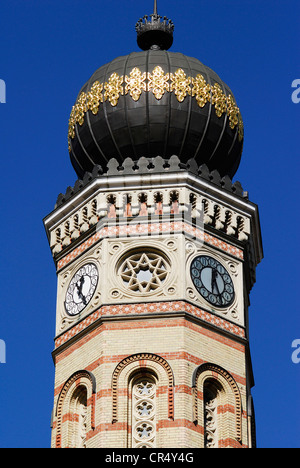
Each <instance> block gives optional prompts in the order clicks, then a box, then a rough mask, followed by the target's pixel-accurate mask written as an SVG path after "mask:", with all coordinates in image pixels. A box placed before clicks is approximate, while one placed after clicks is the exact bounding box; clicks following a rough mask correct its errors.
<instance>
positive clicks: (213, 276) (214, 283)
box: [212, 270, 222, 304]
mask: <svg viewBox="0 0 300 468" xmlns="http://www.w3.org/2000/svg"><path fill="white" fill-rule="evenodd" d="M217 275H218V272H217V271H216V270H213V271H212V293H213V294H215V293H214V286H215V289H216V291H217V295H218V296H219V301H220V304H222V296H221V293H220V289H219V285H218V282H217Z"/></svg>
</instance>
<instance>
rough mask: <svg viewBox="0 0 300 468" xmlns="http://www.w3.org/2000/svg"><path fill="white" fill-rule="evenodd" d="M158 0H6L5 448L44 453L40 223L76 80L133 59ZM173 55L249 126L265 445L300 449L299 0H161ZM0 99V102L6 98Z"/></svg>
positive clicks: (1, 395) (1, 409) (47, 409)
mask: <svg viewBox="0 0 300 468" xmlns="http://www.w3.org/2000/svg"><path fill="white" fill-rule="evenodd" d="M152 8H153V1H152V0H143V1H141V0H139V1H138V0H128V1H121V0H109V1H104V0H103V1H101V0H26V1H24V0H2V2H1V5H0V41H1V42H0V43H1V48H0V79H2V80H4V81H5V83H6V103H5V104H0V161H1V167H2V174H1V184H0V187H1V188H0V190H1V208H0V210H1V211H0V213H1V231H0V232H1V234H0V235H1V243H0V249H1V269H0V285H1V293H0V298H1V306H0V307H1V309H0V339H1V340H4V341H5V344H6V364H0V447H8V448H16V447H33V448H39V447H46V448H47V447H49V446H50V417H51V411H52V405H53V385H54V366H53V362H52V357H51V352H52V350H53V344H54V343H53V338H54V330H55V307H56V275H55V268H54V263H53V261H52V257H51V254H50V249H49V247H48V242H47V238H46V234H45V231H44V227H43V223H42V219H43V218H44V217H45V216H46V215H47V214H48V213H50V212H51V211H52V209H53V208H54V204H55V202H56V198H57V195H58V194H59V193H60V192H65V190H66V188H67V187H68V186H69V185H74V183H75V181H76V175H75V172H74V170H73V169H72V166H71V164H70V162H69V155H68V149H67V128H68V119H69V115H70V111H71V107H72V105H73V104H74V102H75V99H76V96H77V94H78V92H79V90H80V88H81V86H82V85H83V84H84V83H85V82H86V81H87V80H88V79H89V77H90V76H91V75H92V73H93V72H94V71H95V70H96V69H97V68H99V67H100V66H101V65H103V64H105V63H107V62H108V61H110V60H112V59H113V58H115V57H117V56H120V55H126V54H128V53H130V52H132V51H137V50H138V48H137V45H136V34H135V28H134V27H135V23H136V21H137V20H138V19H139V18H140V17H142V16H143V15H144V14H146V13H151V11H152ZM158 10H159V13H160V14H162V15H167V16H168V17H170V18H172V19H173V21H174V23H175V33H174V36H175V39H174V44H173V47H172V49H171V50H172V51H176V52H177V51H178V52H182V53H184V54H186V55H189V56H192V57H196V58H198V59H199V60H200V61H202V62H203V63H204V64H205V65H207V66H209V67H211V68H212V69H214V70H215V71H216V72H217V73H218V74H219V75H220V77H221V78H222V79H223V80H224V81H225V82H226V83H227V84H228V85H229V86H230V88H231V89H232V91H233V93H234V95H235V97H236V100H237V103H238V105H239V107H240V109H241V112H242V116H243V119H244V123H245V146H244V153H243V158H242V163H241V165H240V168H239V170H238V172H237V174H236V176H235V178H234V180H239V181H240V182H241V183H242V186H243V188H244V190H247V191H249V197H250V200H251V201H253V202H255V203H257V204H258V205H259V210H260V217H261V225H262V235H263V244H264V253H265V258H264V260H263V262H262V263H261V264H260V265H259V266H258V269H257V283H256V285H255V286H254V289H253V291H252V294H251V307H250V311H249V314H250V342H251V355H252V362H253V370H254V377H255V387H254V389H253V397H254V403H255V412H256V424H257V444H258V447H261V448H276V447H284V448H288V447H299V446H300V443H299V432H300V431H299V429H300V427H299V420H300V414H299V413H300V411H299V410H300V408H299V394H300V392H299V383H300V379H299V375H300V374H299V373H300V364H295V363H293V362H292V359H291V355H292V352H293V349H292V342H293V341H294V340H295V339H300V327H299V321H300V320H299V312H300V310H299V309H300V307H299V291H300V288H299V260H300V258H299V246H298V242H299V227H300V226H299V204H298V202H299V168H300V167H299V156H300V155H299V114H300V103H299V104H294V103H293V102H292V99H291V95H292V91H293V89H292V87H291V84H292V82H293V80H295V79H300V62H299V35H300V33H299V16H300V3H299V0H214V2H211V1H209V0H189V2H182V1H179V0H173V1H171V0H158ZM0 100H1V99H0Z"/></svg>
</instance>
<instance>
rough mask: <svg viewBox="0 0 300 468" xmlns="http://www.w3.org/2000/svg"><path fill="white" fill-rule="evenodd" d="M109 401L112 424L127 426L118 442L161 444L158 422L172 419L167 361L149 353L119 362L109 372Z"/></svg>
mask: <svg viewBox="0 0 300 468" xmlns="http://www.w3.org/2000/svg"><path fill="white" fill-rule="evenodd" d="M112 405H113V407H112V424H118V423H121V424H122V423H123V424H126V426H127V433H125V431H123V434H120V446H123V447H129V448H131V447H135V448H142V447H145V448H146V447H147V448H148V447H149V448H151V447H154V448H155V447H164V444H165V443H167V442H166V441H165V439H164V438H163V437H162V435H161V431H160V428H161V427H162V425H161V423H162V421H164V419H168V420H169V421H170V420H174V375H173V371H172V369H171V367H170V365H169V364H168V362H167V361H166V360H165V359H164V358H162V357H161V356H158V355H156V354H151V353H138V354H132V355H130V356H127V357H126V358H125V359H123V360H122V361H121V362H119V364H118V365H117V366H116V368H115V370H114V372H113V376H112ZM122 437H124V439H123V440H121V438H122ZM125 438H126V440H125Z"/></svg>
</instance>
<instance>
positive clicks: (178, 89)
mask: <svg viewBox="0 0 300 468" xmlns="http://www.w3.org/2000/svg"><path fill="white" fill-rule="evenodd" d="M142 92H152V93H153V95H154V97H155V98H156V99H157V100H160V99H162V97H163V95H164V94H165V93H166V92H168V93H174V95H175V96H176V98H177V100H178V102H183V101H184V100H185V98H186V97H187V96H191V97H193V98H195V99H196V102H197V104H198V106H199V107H201V108H203V107H205V105H206V104H207V103H211V104H212V105H213V106H214V107H215V112H216V115H217V116H218V117H219V118H220V117H222V115H223V114H227V116H228V119H229V126H230V128H231V129H232V130H234V129H235V127H238V136H239V141H242V139H243V136H244V125H243V120H242V116H241V112H240V109H239V108H238V106H237V104H236V102H235V100H234V98H233V96H232V95H231V94H229V95H228V96H226V94H225V93H224V92H223V90H222V88H221V86H220V84H219V83H215V84H214V85H210V84H209V83H207V82H206V80H205V78H204V76H203V75H201V74H198V75H197V76H196V77H191V76H187V75H186V73H185V72H184V70H182V69H181V68H178V70H177V71H176V72H175V73H165V72H164V70H163V69H162V68H161V67H160V66H157V67H155V68H154V70H153V71H152V73H149V72H148V73H146V72H144V73H142V72H141V70H140V69H139V68H137V67H135V68H133V69H132V70H131V72H130V73H129V75H125V76H123V75H121V76H120V75H118V73H112V74H111V75H110V77H109V79H108V81H107V82H105V83H100V82H99V81H95V82H94V83H93V84H92V86H91V88H90V90H89V91H87V92H86V93H85V92H82V93H81V94H80V96H79V98H78V100H77V102H76V104H75V105H74V106H73V108H72V111H71V115H70V119H69V131H68V138H69V149H70V139H73V138H74V137H75V125H76V124H79V125H80V126H82V125H83V123H84V118H85V114H86V113H87V112H88V111H91V112H92V114H94V115H97V114H98V112H99V108H100V105H101V104H103V103H104V102H106V101H108V102H109V103H110V105H111V106H113V107H115V106H116V105H117V104H118V102H119V98H120V96H124V95H127V94H129V95H130V97H131V98H132V99H133V100H134V101H136V102H137V101H138V100H139V99H140V97H141V94H142Z"/></svg>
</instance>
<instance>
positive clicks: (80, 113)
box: [68, 92, 87, 150]
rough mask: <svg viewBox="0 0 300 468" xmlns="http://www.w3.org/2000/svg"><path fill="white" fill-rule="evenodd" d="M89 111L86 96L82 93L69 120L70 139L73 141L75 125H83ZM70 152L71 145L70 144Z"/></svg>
mask: <svg viewBox="0 0 300 468" xmlns="http://www.w3.org/2000/svg"><path fill="white" fill-rule="evenodd" d="M86 111H87V106H86V94H85V93H84V92H82V93H81V94H80V96H79V98H78V100H77V102H76V104H75V106H73V107H72V111H71V115H70V119H69V130H68V137H69V138H71V139H73V138H75V125H76V124H77V123H79V125H83V122H84V116H85V113H86ZM69 150H70V144H69Z"/></svg>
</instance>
